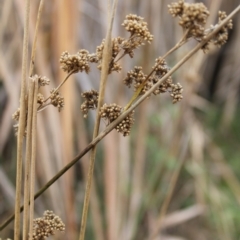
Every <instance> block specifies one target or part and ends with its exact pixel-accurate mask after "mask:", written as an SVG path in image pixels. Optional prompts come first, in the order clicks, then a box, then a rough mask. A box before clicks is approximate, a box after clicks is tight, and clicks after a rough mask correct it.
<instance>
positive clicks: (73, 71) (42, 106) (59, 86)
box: [38, 70, 77, 112]
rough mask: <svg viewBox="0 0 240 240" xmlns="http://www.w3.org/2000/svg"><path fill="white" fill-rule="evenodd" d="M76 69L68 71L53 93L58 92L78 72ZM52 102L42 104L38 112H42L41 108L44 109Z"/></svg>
mask: <svg viewBox="0 0 240 240" xmlns="http://www.w3.org/2000/svg"><path fill="white" fill-rule="evenodd" d="M76 72H77V71H76V70H72V71H71V72H70V73H68V75H67V76H66V77H65V78H64V79H63V81H62V82H61V83H60V84H59V85H58V86H57V88H55V89H54V91H53V93H52V94H54V93H56V92H57V91H58V90H59V89H60V88H61V87H62V85H63V84H64V83H65V82H66V81H67V80H68V78H69V77H70V76H71V75H72V74H73V73H76ZM50 97H51V95H49V96H48V97H47V98H46V99H45V100H44V103H46V102H47V101H48V100H49V99H50ZM50 104H51V103H47V104H42V105H40V106H39V107H38V112H40V110H41V111H42V110H43V109H44V108H45V107H46V106H48V105H50Z"/></svg>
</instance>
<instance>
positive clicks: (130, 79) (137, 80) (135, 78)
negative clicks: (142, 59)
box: [123, 66, 152, 95]
mask: <svg viewBox="0 0 240 240" xmlns="http://www.w3.org/2000/svg"><path fill="white" fill-rule="evenodd" d="M146 77H147V75H145V74H144V73H143V71H142V67H140V66H136V67H134V69H133V70H131V71H129V72H128V73H127V77H126V78H124V79H123V83H124V84H125V85H127V86H128V87H129V88H130V87H131V85H132V84H133V87H134V91H137V89H138V88H139V87H140V85H141V84H142V83H143V82H145V80H146ZM151 87H152V81H151V79H150V81H147V82H146V83H145V84H144V86H143V88H142V90H141V92H140V95H142V94H144V93H145V92H146V91H147V90H149V89H150V88H151Z"/></svg>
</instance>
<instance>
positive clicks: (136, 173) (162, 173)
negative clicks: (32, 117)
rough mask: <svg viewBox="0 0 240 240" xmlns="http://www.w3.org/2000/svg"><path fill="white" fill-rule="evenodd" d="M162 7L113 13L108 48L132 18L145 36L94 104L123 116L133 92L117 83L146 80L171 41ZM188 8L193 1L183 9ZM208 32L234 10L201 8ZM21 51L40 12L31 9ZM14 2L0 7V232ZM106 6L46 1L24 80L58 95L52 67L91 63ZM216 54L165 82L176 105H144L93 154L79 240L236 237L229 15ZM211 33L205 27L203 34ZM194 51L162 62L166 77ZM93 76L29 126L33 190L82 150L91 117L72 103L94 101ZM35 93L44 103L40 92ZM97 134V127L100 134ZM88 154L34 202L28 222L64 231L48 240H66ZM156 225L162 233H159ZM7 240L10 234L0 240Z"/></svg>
mask: <svg viewBox="0 0 240 240" xmlns="http://www.w3.org/2000/svg"><path fill="white" fill-rule="evenodd" d="M171 2H172V1H170V0H159V1H156V0H149V1H143V0H142V1H140V0H133V1H126V0H125V1H119V4H118V8H117V14H116V16H115V22H114V29H113V36H114V37H116V36H125V37H127V36H128V35H127V33H126V32H125V31H124V29H123V27H121V23H122V21H123V19H124V17H125V15H126V14H128V13H134V14H138V15H140V16H142V17H144V18H145V20H146V21H147V22H148V24H149V29H150V32H151V33H152V34H153V35H154V41H153V43H152V44H151V45H146V46H144V47H141V48H140V49H139V50H138V51H137V52H136V54H135V56H134V59H133V60H132V59H129V58H128V57H125V58H124V59H123V60H122V61H121V64H122V66H123V70H122V71H121V73H119V74H117V73H113V74H112V75H111V76H110V78H109V81H108V86H107V90H106V97H105V101H106V102H107V103H113V102H116V103H118V104H121V105H126V104H127V102H128V101H129V99H130V97H131V94H132V92H131V91H130V90H129V89H127V88H126V87H125V86H124V85H123V83H122V79H123V78H124V77H125V76H126V73H127V71H129V70H131V69H132V68H133V66H135V65H137V66H143V70H144V71H145V72H146V73H148V72H150V69H151V67H152V65H153V64H154V60H155V58H156V57H158V56H161V55H163V54H164V53H165V52H167V50H169V49H170V48H171V47H173V46H174V44H175V43H176V42H177V41H178V40H179V39H180V38H181V34H182V30H181V28H180V27H179V26H178V24H177V19H173V18H172V17H171V16H170V15H169V14H168V11H167V5H168V4H169V3H171ZM187 2H194V1H187ZM203 2H204V3H205V4H206V6H207V7H208V8H209V10H210V13H211V16H210V23H211V24H212V23H215V22H216V18H217V17H216V16H217V12H218V10H220V9H221V10H224V11H226V12H227V13H229V12H231V11H232V10H233V9H234V8H235V7H236V6H237V5H238V4H239V3H240V2H239V0H228V1H226V0H205V1H203ZM31 4H32V6H31V18H30V19H31V20H30V47H31V46H32V41H33V35H34V28H35V23H36V16H37V9H38V5H39V0H35V1H32V3H31ZM23 19H24V1H22V0H0V222H1V223H2V222H3V221H4V220H5V219H6V218H7V217H8V216H9V215H10V214H11V213H12V212H13V211H14V196H15V173H16V169H15V166H16V137H15V136H14V132H13V127H12V126H13V124H14V123H13V121H12V118H11V115H12V113H13V112H14V111H15V110H16V109H17V107H18V105H19V93H20V79H21V57H22V39H23ZM106 23H107V1H103V0H97V1H96V0H89V1H87V0H52V1H45V4H44V10H43V15H42V19H41V23H40V29H39V35H38V43H37V52H36V61H35V73H37V74H39V75H43V76H47V77H49V78H50V79H51V88H53V87H55V86H57V84H59V83H60V82H61V81H62V79H63V78H64V76H65V74H64V73H63V71H61V69H60V67H59V57H60V55H61V53H62V52H63V51H65V50H67V51H69V52H70V53H75V52H77V51H78V50H79V49H82V48H84V49H87V50H89V51H90V52H94V51H95V49H96V46H98V45H100V43H101V41H102V38H103V37H104V36H105V33H106V26H107V25H106ZM233 23H234V29H233V30H232V31H231V32H230V35H229V41H228V43H227V44H226V45H224V46H223V47H222V48H221V49H217V48H211V51H210V53H209V54H208V55H204V54H203V53H202V52H199V53H197V54H196V55H195V56H194V57H193V58H191V59H190V60H189V61H188V62H187V63H185V65H184V66H183V67H182V68H181V69H180V70H178V71H177V72H176V74H175V75H174V76H173V78H174V81H175V82H180V83H181V85H183V88H184V93H183V96H184V99H183V101H182V102H180V103H178V104H176V105H172V103H171V98H170V96H168V95H167V94H163V95H161V96H157V97H151V98H149V99H148V100H146V101H145V102H144V103H143V104H142V105H141V106H140V107H139V108H138V109H137V111H136V122H135V125H134V129H133V130H132V134H131V136H130V137H125V138H124V137H122V136H121V135H119V134H117V133H116V132H115V131H113V132H111V133H110V134H109V135H108V136H107V137H106V138H105V139H104V140H103V141H102V142H101V143H100V144H99V145H98V152H97V158H96V166H95V173H94V175H95V176H94V177H95V178H94V184H93V191H92V198H91V204H90V213H89V221H88V224H87V235H86V239H100V240H103V239H108V240H117V239H124V240H125V239H126V240H128V239H129V240H130V239H149V237H150V236H151V235H152V233H153V232H154V231H155V229H156V227H157V226H158V225H159V226H161V229H162V230H161V233H159V234H158V236H157V237H156V239H161V240H163V239H166V240H171V239H172V240H173V239H175V240H180V239H181V240H183V239H189V240H193V239H194V240H211V239H216V240H217V239H219V240H228V239H229V240H238V239H239V236H240V230H239V224H240V217H239V216H240V210H239V204H240V182H239V180H240V161H239V160H240V153H239V149H240V125H239V118H240V111H239V99H240V97H239V89H240V67H239V66H240V55H239V49H240V24H239V23H240V15H237V16H236V17H235V19H233ZM209 25H210V24H209ZM194 45H195V42H194V41H190V42H189V43H188V44H187V45H186V46H184V47H183V48H181V49H180V50H179V51H177V52H176V53H174V54H172V55H171V56H170V57H168V59H167V61H168V64H169V66H173V65H174V64H175V63H176V62H177V61H178V60H179V59H181V57H182V56H183V55H184V54H185V53H187V52H188V51H189V50H190V49H191V48H192V47H193V46H194ZM99 79H100V73H99V71H98V70H97V69H96V68H95V66H93V68H92V70H91V72H90V74H89V75H87V74H85V73H78V74H76V75H74V76H73V77H71V78H70V79H69V80H68V82H67V83H66V84H65V85H64V87H63V88H62V90H61V93H62V95H63V96H64V98H65V107H64V110H63V111H62V112H61V113H58V111H57V110H56V109H54V108H53V107H49V108H47V109H46V110H45V111H43V112H41V113H39V114H38V139H37V143H38V149H37V163H36V164H37V168H36V175H37V179H36V189H39V188H40V187H42V186H43V185H44V184H45V183H46V182H47V181H48V180H49V179H50V178H52V177H53V176H54V175H55V174H56V173H57V172H58V171H59V170H60V169H61V168H62V167H63V166H65V165H66V164H67V163H68V162H69V161H70V160H71V159H72V158H73V157H74V156H75V155H76V154H77V153H79V152H80V151H81V150H82V149H83V148H84V147H85V146H86V145H87V144H88V143H89V142H90V140H91V136H92V130H93V125H94V119H95V113H94V112H91V113H90V114H89V117H88V119H87V120H85V119H84V118H83V115H82V113H81V111H80V105H81V102H82V99H81V92H83V91H86V90H90V89H98V87H99ZM51 88H49V89H47V88H45V89H44V91H46V92H43V94H45V96H46V95H47V94H48V93H49V91H50V89H51ZM104 126H105V124H104V123H103V124H102V125H101V129H104ZM88 160H89V156H88V154H87V155H86V156H84V157H83V158H82V160H81V161H80V162H79V163H78V164H76V165H75V166H74V167H73V168H72V169H71V170H70V171H68V172H67V173H66V174H65V175H64V176H63V177H62V178H61V179H60V180H58V181H57V182H56V183H55V184H54V185H53V186H52V187H51V188H50V189H48V190H47V191H46V193H44V194H43V195H42V196H41V197H40V198H39V199H37V201H36V206H35V216H36V217H38V216H41V215H42V213H43V211H44V210H46V209H49V210H53V211H54V212H55V213H56V214H57V215H59V216H60V217H61V218H62V219H63V221H64V222H65V223H66V233H65V236H64V235H60V234H58V235H56V238H59V239H71V240H72V239H77V236H78V231H79V224H80V219H81V212H82V204H83V197H84V189H85V177H86V172H87V166H88ZM160 220H161V221H160ZM12 236H13V224H10V225H9V226H8V227H7V228H6V229H4V230H3V231H2V232H1V233H0V237H2V238H7V237H10V238H11V237H12Z"/></svg>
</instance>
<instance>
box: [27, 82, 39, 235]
mask: <svg viewBox="0 0 240 240" xmlns="http://www.w3.org/2000/svg"><path fill="white" fill-rule="evenodd" d="M37 95H38V82H37V81H36V80H34V97H33V113H32V151H31V154H32V155H31V171H30V172H31V175H30V207H29V240H32V239H33V219H34V192H35V191H34V189H35V165H36V164H35V163H36V150H37Z"/></svg>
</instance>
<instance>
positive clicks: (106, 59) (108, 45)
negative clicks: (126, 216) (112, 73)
mask: <svg viewBox="0 0 240 240" xmlns="http://www.w3.org/2000/svg"><path fill="white" fill-rule="evenodd" d="M117 2H118V1H117V0H115V1H114V3H113V5H112V11H111V9H110V6H109V18H108V21H109V26H108V30H107V35H106V42H105V45H104V50H103V61H102V70H101V81H100V90H99V100H98V107H97V116H96V122H95V126H94V131H93V139H94V138H96V137H97V135H98V132H99V126H100V120H101V117H100V108H101V106H102V105H103V101H104V95H105V88H106V83H107V77H108V73H109V63H110V61H111V55H112V53H111V50H112V39H111V35H112V27H113V20H114V15H115V13H116V8H117ZM109 3H110V2H109ZM110 12H111V17H110ZM95 156H96V146H94V147H93V148H92V151H91V154H90V165H89V170H88V176H87V183H86V193H85V197H84V203H83V213H82V221H81V229H80V236H79V240H84V237H85V229H86V222H87V214H88V205H89V201H90V192H91V184H92V178H93V170H94V162H95Z"/></svg>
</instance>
